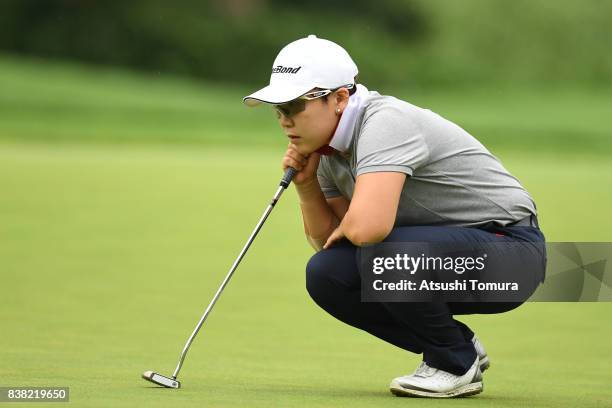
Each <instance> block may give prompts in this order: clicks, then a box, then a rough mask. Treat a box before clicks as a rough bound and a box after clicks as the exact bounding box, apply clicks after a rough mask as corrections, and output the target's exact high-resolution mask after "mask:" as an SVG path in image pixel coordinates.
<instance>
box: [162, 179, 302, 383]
mask: <svg viewBox="0 0 612 408" xmlns="http://www.w3.org/2000/svg"><path fill="white" fill-rule="evenodd" d="M296 173H297V170H295V169H294V168H292V167H288V168H287V170H286V171H285V175H284V176H283V178H282V180H281V182H280V185H279V187H278V189H277V190H276V193H275V194H274V197H272V200H271V201H270V204H268V207H267V208H266V210H265V211H264V213H263V215H262V216H261V218H260V219H259V222H258V223H257V225H256V226H255V229H254V230H253V232H252V233H251V235H250V236H249V239H248V240H247V242H246V244H244V247H243V248H242V251H240V254H238V257H237V258H236V260H235V261H234V263H233V265H232V267H231V268H230V270H229V272H228V273H227V275H226V276H225V279H223V282H221V286H219V289H217V293H215V296H213V298H212V300H211V301H210V303H209V304H208V307H207V308H206V310H205V311H204V314H203V315H202V317H201V318H200V321H199V322H198V324H197V325H196V327H195V329H194V330H193V333H191V336H189V339H187V342H186V343H185V347H183V351H182V352H181V356H180V358H179V361H178V364H177V365H176V369H175V370H174V373H173V374H172V378H173V379H175V380H176V377H177V376H178V374H179V371H181V367H182V366H183V361H185V356H186V355H187V352H188V351H189V347H190V346H191V343H192V342H193V339H195V337H196V335H197V334H198V332H199V331H200V328H201V327H202V325H203V324H204V322H205V321H206V318H207V317H208V315H209V314H210V312H211V310H212V308H213V306H214V305H215V303H217V300H218V299H219V296H221V293H222V292H223V289H225V286H226V285H227V283H228V282H229V280H230V279H231V277H232V275H233V274H234V271H235V270H236V268H237V267H238V265H239V264H240V261H241V260H242V258H243V257H244V255H245V254H246V252H247V250H248V249H249V247H250V246H251V244H252V243H253V241H254V240H255V237H256V236H257V234H258V233H259V230H260V229H261V227H262V226H263V224H264V222H266V219H267V218H268V216H269V215H270V213H271V212H272V209H273V208H274V206H275V205H276V203H277V201H278V200H279V199H280V197H281V195H282V194H283V192H284V191H285V189H286V188H287V187H288V186H289V183H290V182H291V179H292V178H293V176H294V175H295V174H296Z"/></svg>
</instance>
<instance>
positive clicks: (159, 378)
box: [142, 371, 181, 388]
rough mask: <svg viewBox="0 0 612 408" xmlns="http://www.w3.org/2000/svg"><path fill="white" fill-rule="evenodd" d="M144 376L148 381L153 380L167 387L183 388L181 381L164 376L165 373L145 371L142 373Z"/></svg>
mask: <svg viewBox="0 0 612 408" xmlns="http://www.w3.org/2000/svg"><path fill="white" fill-rule="evenodd" d="M142 378H144V379H145V380H147V381H151V382H152V383H154V384H157V385H161V386H162V387H166V388H181V383H180V382H179V381H178V380H175V379H173V378H169V377H164V376H163V375H160V374H157V373H155V372H153V371H145V372H144V373H142Z"/></svg>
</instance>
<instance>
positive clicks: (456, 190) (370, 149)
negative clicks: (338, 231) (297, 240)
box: [317, 87, 536, 227]
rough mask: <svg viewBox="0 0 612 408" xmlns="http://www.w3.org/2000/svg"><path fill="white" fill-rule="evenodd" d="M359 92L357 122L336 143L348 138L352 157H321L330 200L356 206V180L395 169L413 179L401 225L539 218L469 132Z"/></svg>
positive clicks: (354, 117) (406, 192)
mask: <svg viewBox="0 0 612 408" xmlns="http://www.w3.org/2000/svg"><path fill="white" fill-rule="evenodd" d="M361 89H362V91H361V103H360V106H359V107H358V108H354V109H355V111H354V112H352V113H353V114H352V115H351V116H352V119H351V121H354V124H353V123H350V124H349V126H347V123H342V126H341V127H342V128H343V129H349V130H348V131H346V133H347V134H346V135H344V136H343V135H338V134H335V135H334V138H333V139H332V141H333V142H334V141H335V142H336V145H337V144H338V143H337V142H338V140H337V139H338V138H340V137H344V138H345V139H346V138H350V140H349V139H346V143H345V145H348V146H347V147H346V151H341V152H336V153H334V154H333V155H330V156H322V157H321V162H320V164H319V168H318V171H317V176H318V179H319V184H320V185H321V189H322V190H323V193H324V194H325V197H326V198H331V197H337V196H340V195H342V196H344V197H345V198H347V199H348V200H351V198H352V196H353V191H354V187H355V179H356V177H357V176H359V175H361V174H365V173H373V172H381V171H382V172H388V171H392V172H401V173H405V174H406V175H407V176H408V177H406V182H405V184H404V188H403V190H402V194H401V197H400V201H399V207H398V211H397V218H396V221H395V225H396V226H407V225H445V226H464V227H474V226H479V225H483V224H486V223H488V222H491V221H492V222H496V223H498V224H500V225H507V224H509V223H512V222H514V221H518V220H521V219H523V218H525V217H526V216H528V215H530V214H536V208H535V204H534V202H533V199H532V198H531V197H530V195H529V193H528V192H527V191H526V190H525V188H524V187H523V186H522V185H521V183H520V182H519V181H518V180H517V179H516V178H515V177H513V176H512V175H511V174H510V173H509V172H508V170H506V169H505V168H504V166H503V165H502V164H501V162H500V161H499V159H497V157H495V156H494V155H493V154H491V153H490V152H489V151H488V150H487V149H486V148H485V147H484V146H483V145H482V144H481V143H480V142H479V141H478V140H476V139H475V138H474V137H473V136H471V135H470V134H469V133H468V132H466V131H465V130H463V129H462V128H461V127H459V126H457V125H456V124H454V123H452V122H450V121H448V120H446V119H444V118H443V117H441V116H440V115H438V114H436V113H434V112H432V111H430V110H428V109H423V108H419V107H418V106H415V105H412V104H410V103H407V102H404V101H402V100H399V99H397V98H394V97H391V96H385V95H380V94H379V93H378V92H375V91H368V90H367V89H366V88H365V87H362V88H361ZM351 98H353V96H351ZM343 116H344V115H343ZM330 144H331V143H330ZM333 145H334V144H332V146H333Z"/></svg>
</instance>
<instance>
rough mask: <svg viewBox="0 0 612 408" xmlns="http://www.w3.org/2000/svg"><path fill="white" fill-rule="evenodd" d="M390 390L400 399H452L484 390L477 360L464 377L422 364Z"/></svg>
mask: <svg viewBox="0 0 612 408" xmlns="http://www.w3.org/2000/svg"><path fill="white" fill-rule="evenodd" d="M389 389H390V390H391V392H392V393H393V394H395V395H397V396H400V397H431V398H452V397H465V396H468V395H475V394H479V393H481V392H482V389H483V385H482V372H481V371H480V364H479V359H478V358H476V359H475V360H474V364H472V366H471V367H470V369H469V370H468V371H467V372H466V373H465V374H463V375H454V374H451V373H449V372H446V371H442V370H439V369H437V368H433V367H429V366H428V365H427V364H426V363H425V362H422V363H421V365H420V366H419V367H418V368H417V369H416V370H415V372H414V373H412V374H410V375H405V376H403V377H397V378H395V379H393V381H391V385H390V386H389Z"/></svg>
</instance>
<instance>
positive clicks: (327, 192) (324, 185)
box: [317, 157, 341, 198]
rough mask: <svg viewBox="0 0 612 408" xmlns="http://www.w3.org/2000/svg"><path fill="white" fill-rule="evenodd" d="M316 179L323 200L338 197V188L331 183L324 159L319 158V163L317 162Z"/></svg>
mask: <svg viewBox="0 0 612 408" xmlns="http://www.w3.org/2000/svg"><path fill="white" fill-rule="evenodd" d="M317 179H318V180H319V186H321V191H322V192H323V195H324V196H325V198H333V197H338V196H340V195H341V194H340V191H338V187H337V186H336V184H335V183H334V182H333V180H332V178H331V175H330V174H329V171H328V166H326V165H325V158H324V157H321V161H320V162H319V167H318V168H317Z"/></svg>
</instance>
